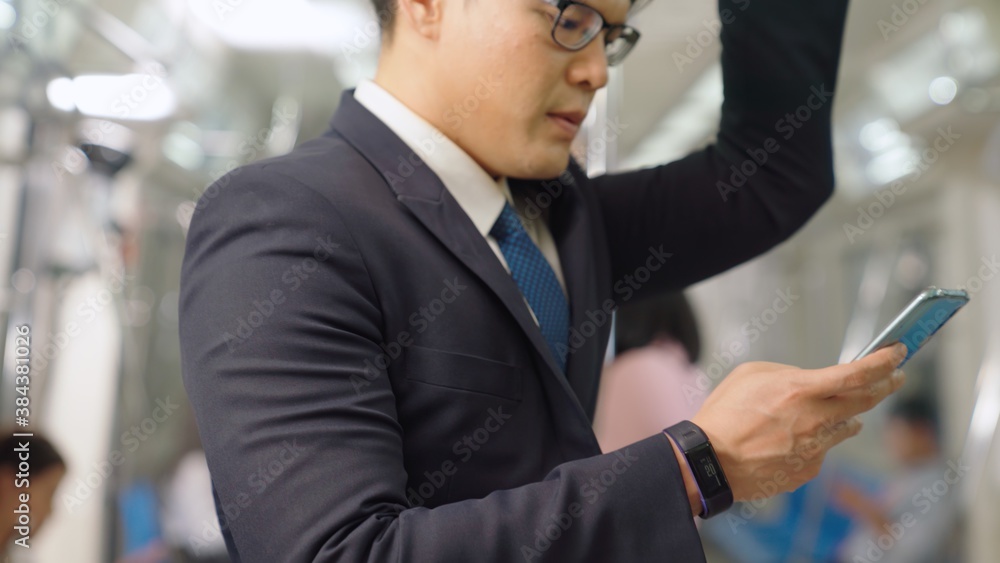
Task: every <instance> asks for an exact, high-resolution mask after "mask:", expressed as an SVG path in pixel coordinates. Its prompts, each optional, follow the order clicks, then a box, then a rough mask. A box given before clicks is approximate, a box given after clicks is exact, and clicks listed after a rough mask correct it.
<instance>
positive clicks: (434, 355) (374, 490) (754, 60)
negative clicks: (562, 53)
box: [180, 0, 846, 563]
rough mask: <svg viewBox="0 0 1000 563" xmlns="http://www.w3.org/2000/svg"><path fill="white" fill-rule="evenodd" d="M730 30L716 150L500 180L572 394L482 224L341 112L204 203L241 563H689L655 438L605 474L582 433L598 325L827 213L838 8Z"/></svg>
mask: <svg viewBox="0 0 1000 563" xmlns="http://www.w3.org/2000/svg"><path fill="white" fill-rule="evenodd" d="M721 8H722V10H723V11H722V12H721V13H720V19H721V20H722V21H723V22H724V23H726V25H725V26H724V28H723V31H722V40H723V45H724V51H723V72H724V78H725V103H724V107H723V116H722V121H721V126H720V129H719V133H718V138H717V141H716V142H715V143H714V144H712V145H711V146H708V147H707V148H705V149H704V150H701V151H699V152H696V153H694V154H692V155H691V156H689V157H687V158H685V159H683V160H680V161H678V162H674V163H670V164H666V165H663V166H659V167H655V168H650V169H644V170H639V171H634V172H628V173H623V174H610V175H605V176H602V177H598V178H587V176H586V175H585V174H584V173H583V172H582V171H581V169H580V167H579V166H578V165H577V164H576V163H575V162H571V163H570V166H569V167H568V169H567V170H566V172H565V173H564V174H563V175H561V176H560V177H559V178H556V179H553V180H549V181H545V182H541V181H523V180H516V179H512V180H511V185H512V188H514V189H515V191H521V190H522V189H523V191H524V192H525V193H528V194H531V197H532V198H533V201H534V202H535V203H536V204H537V205H538V208H539V210H540V211H542V212H544V213H545V214H546V216H547V218H548V222H549V227H550V229H551V231H552V234H553V237H554V239H555V241H556V243H557V247H558V250H559V257H560V261H561V264H562V268H563V271H564V273H565V278H566V282H567V286H568V293H569V300H570V304H571V317H572V318H571V326H572V333H571V338H570V350H569V353H568V368H567V373H566V374H565V375H564V374H562V373H560V372H559V370H558V369H557V367H556V363H555V361H554V359H553V357H552V355H551V353H550V352H549V350H548V348H547V347H546V343H545V340H544V339H543V337H542V335H541V332H540V331H539V329H538V328H537V326H536V325H535V324H534V322H533V321H532V318H531V315H530V312H529V311H528V309H527V307H526V305H525V302H524V300H523V299H522V297H521V294H520V293H519V290H518V287H517V285H516V284H515V282H514V281H513V280H512V279H511V277H510V275H509V274H508V273H507V272H506V271H505V269H504V268H503V266H502V265H501V263H500V261H499V260H498V259H497V257H496V256H495V255H494V253H493V252H492V251H491V249H490V248H489V246H488V244H487V242H486V241H485V240H484V239H483V237H482V236H481V235H480V233H479V232H478V231H477V230H476V228H475V226H474V225H473V223H472V222H471V220H470V219H469V218H468V216H467V215H465V214H464V212H463V211H462V209H461V208H460V207H459V205H458V203H457V202H456V201H455V200H454V199H453V198H452V196H451V195H450V193H449V192H448V191H447V190H446V189H445V186H444V185H443V184H442V183H441V181H440V180H439V179H438V178H437V177H436V176H435V174H434V173H433V172H432V171H431V170H430V169H428V168H427V167H426V166H425V165H423V163H422V162H421V161H420V159H419V156H418V155H414V154H413V153H412V152H411V150H410V149H409V148H408V147H407V146H406V145H405V144H404V143H403V142H402V141H401V140H400V139H399V138H398V137H396V136H395V135H394V134H393V133H392V132H391V131H390V130H389V129H388V128H387V127H386V126H385V124H383V123H382V122H380V121H379V120H378V119H377V118H375V116H373V115H372V114H371V113H370V112H368V111H367V110H366V109H365V108H364V107H362V106H361V105H360V104H359V103H358V102H357V101H356V100H355V99H354V97H353V91H346V92H344V93H343V97H342V100H341V103H340V106H339V109H338V110H337V112H336V115H335V116H334V117H333V120H332V123H331V127H330V129H329V130H328V131H327V132H326V133H325V134H324V135H322V136H321V137H319V138H317V139H314V140H311V141H308V142H305V143H303V144H302V145H301V146H299V147H298V148H296V149H295V150H294V151H292V152H291V153H290V154H288V155H286V156H282V157H279V158H274V159H270V160H265V161H261V162H257V163H254V164H250V165H247V166H245V167H242V168H238V169H236V170H234V171H233V172H231V173H230V174H228V175H227V176H225V177H223V178H221V179H220V180H219V181H217V182H216V183H215V184H213V185H212V186H211V187H210V188H209V189H208V190H207V191H206V193H205V194H204V195H203V196H202V197H201V199H200V200H199V202H198V206H197V208H196V212H195V213H194V216H193V219H192V221H191V226H190V230H189V233H188V242H187V249H186V255H185V259H184V266H183V273H182V280H181V301H180V315H181V319H180V320H181V323H180V337H181V352H182V359H183V376H184V382H185V386H186V389H187V391H188V394H189V396H190V399H191V403H192V405H193V408H194V412H195V415H196V418H197V422H198V427H199V431H200V434H201V438H202V441H203V444H204V448H205V452H206V455H207V459H208V464H209V468H210V470H211V474H212V480H213V485H214V492H215V495H216V504H217V507H218V509H219V515H220V520H221V524H222V530H223V533H224V536H225V539H226V542H227V545H228V547H229V551H230V555H231V556H232V558H233V560H234V561H243V562H244V563H250V562H254V563H256V562H260V563H273V562H276V561H290V562H307V561H317V562H318V561H324V562H325V561H351V562H354V561H391V562H409V561H416V562H478V561H482V562H500V561H552V562H571V561H572V562H576V561H587V562H602V563H603V562H611V561H624V562H630V563H638V562H647V561H650V562H652V561H703V560H704V555H703V551H702V548H701V544H700V540H699V537H698V534H697V531H696V529H695V527H694V525H693V522H692V518H691V511H690V508H689V506H688V501H687V498H686V496H685V493H684V485H683V482H682V478H681V473H680V471H679V468H678V464H677V462H676V460H675V458H674V454H673V452H672V449H671V446H670V444H669V442H668V441H667V438H666V437H665V436H664V435H663V434H662V433H657V434H655V435H653V436H651V437H649V438H647V439H645V440H643V441H640V442H638V443H635V444H633V445H631V446H629V447H627V448H625V449H623V450H620V451H617V452H613V453H608V454H605V455H602V454H601V452H600V449H599V447H598V443H597V440H596V439H595V437H594V433H593V432H592V430H591V418H592V415H593V412H594V406H595V401H596V393H597V388H598V380H599V376H600V372H601V365H602V358H603V357H604V352H605V348H606V345H607V343H608V338H609V331H610V328H611V323H610V316H609V313H610V312H611V311H612V310H613V309H614V308H615V307H617V306H618V305H620V304H621V303H623V302H625V301H629V300H641V299H643V298H645V297H647V296H651V295H654V294H657V293H659V292H663V291H668V290H675V289H678V288H683V287H685V286H687V285H689V284H692V283H694V282H697V281H699V280H703V279H705V278H707V277H709V276H712V275H714V274H717V273H719V272H722V271H724V270H726V269H728V268H731V267H733V266H735V265H737V264H740V263H741V262H744V261H746V260H748V259H750V258H752V257H754V256H757V255H759V254H761V253H762V252H764V251H766V250H768V249H770V248H772V247H773V246H775V245H776V244H778V243H779V242H781V241H783V240H785V239H786V238H787V237H789V236H790V235H791V234H792V233H794V232H795V231H796V230H797V229H798V228H799V227H800V226H802V225H803V223H804V222H805V221H807V220H808V218H809V217H810V216H811V215H812V214H813V213H814V212H815V211H816V210H817V209H818V208H819V207H820V205H821V204H822V203H823V202H824V201H825V200H826V199H827V198H828V197H829V196H830V194H831V192H832V189H833V170H832V169H833V164H832V149H831V134H830V133H831V131H830V110H831V105H832V103H833V100H832V95H831V94H830V93H829V92H830V91H831V90H832V89H833V88H834V85H835V82H836V78H837V67H838V59H839V54H840V48H841V37H842V31H843V23H844V15H845V12H846V0H820V1H818V2H801V1H798V0H752V2H747V1H746V0H740V1H730V0H722V6H721ZM665 64H667V63H665Z"/></svg>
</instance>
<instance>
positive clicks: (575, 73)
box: [568, 33, 608, 91]
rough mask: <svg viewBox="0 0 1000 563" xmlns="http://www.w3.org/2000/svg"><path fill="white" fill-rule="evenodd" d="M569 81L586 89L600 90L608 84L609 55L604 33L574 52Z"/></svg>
mask: <svg viewBox="0 0 1000 563" xmlns="http://www.w3.org/2000/svg"><path fill="white" fill-rule="evenodd" d="M568 72H569V76H568V78H569V82H570V84H573V85H579V86H580V87H581V88H584V89H586V90H592V91H596V90H600V89H601V88H604V87H605V86H606V85H607V84H608V57H607V54H606V53H605V51H604V33H601V35H599V36H598V37H596V38H594V40H593V41H591V42H590V44H589V45H587V46H586V47H584V48H583V49H580V50H579V51H577V52H576V53H574V56H573V60H572V61H571V63H570V67H569V71H568Z"/></svg>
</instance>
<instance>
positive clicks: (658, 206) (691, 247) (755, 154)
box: [594, 0, 847, 295]
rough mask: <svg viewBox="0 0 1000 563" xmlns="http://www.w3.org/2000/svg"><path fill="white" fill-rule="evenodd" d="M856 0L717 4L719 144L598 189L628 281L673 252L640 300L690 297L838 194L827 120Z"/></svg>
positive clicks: (607, 180)
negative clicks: (666, 293) (669, 294)
mask: <svg viewBox="0 0 1000 563" xmlns="http://www.w3.org/2000/svg"><path fill="white" fill-rule="evenodd" d="M846 12H847V0H818V1H817V2H799V1H796V0H720V19H721V21H722V22H723V28H722V32H721V34H722V45H723V53H722V71H723V81H724V84H725V102H724V103H723V106H722V120H721V124H720V128H719V132H718V136H717V140H716V142H715V143H714V144H712V145H710V146H708V147H707V148H705V149H703V150H701V151H698V152H696V153H694V154H692V155H690V156H688V157H686V158H684V159H682V160H680V161H677V162H673V163H670V164H664V165H661V166H657V167H654V168H648V169H643V170H638V171H633V172H628V173H623V174H610V175H606V176H603V177H600V178H597V179H595V180H594V183H595V184H596V190H597V192H598V197H599V200H600V204H601V209H602V211H603V219H604V221H605V224H606V227H607V232H608V243H609V245H610V249H611V256H612V262H613V268H614V278H613V280H620V279H623V277H624V276H625V275H627V274H629V273H632V272H634V271H635V269H636V267H637V266H640V265H642V264H643V263H644V262H645V260H646V255H647V253H648V249H649V247H650V246H654V247H659V246H661V245H662V246H663V247H664V250H665V251H667V252H671V253H673V256H672V257H671V258H670V259H669V260H667V263H666V264H665V266H664V267H663V268H662V269H661V270H660V271H659V272H657V273H656V274H655V275H654V277H653V279H652V280H651V281H650V282H649V283H647V284H645V285H644V286H643V287H642V288H641V289H640V290H639V292H638V293H639V294H640V295H644V294H648V293H651V292H653V293H655V292H657V291H661V290H667V289H676V288H681V287H685V286H687V285H690V284H692V283H695V282H697V281H700V280H703V279H705V278H708V277H710V276H712V275H715V274H717V273H719V272H722V271H725V270H727V269H729V268H731V267H733V266H736V265H737V264H740V263H742V262H744V261H746V260H748V259H750V258H753V257H754V256H757V255H759V254H761V253H763V252H764V251H766V250H768V249H770V248H772V247H774V246H775V245H776V244H778V243H779V242H781V241H783V240H785V239H786V238H788V237H789V236H791V234H792V233H794V232H795V231H796V230H797V229H799V228H800V227H801V226H802V225H803V224H804V223H805V222H806V221H807V220H808V219H809V218H810V217H811V216H812V215H813V213H815V211H816V210H817V209H818V208H819V207H820V206H821V205H822V204H823V202H825V201H826V200H827V199H828V198H829V196H830V195H831V193H832V190H833V184H834V179H833V150H832V141H831V123H830V116H831V110H832V107H833V90H834V87H835V84H836V82H837V70H838V62H839V58H840V51H841V42H842V36H843V29H844V20H845V16H846Z"/></svg>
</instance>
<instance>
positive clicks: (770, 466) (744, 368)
mask: <svg viewBox="0 0 1000 563" xmlns="http://www.w3.org/2000/svg"><path fill="white" fill-rule="evenodd" d="M905 357H906V346H905V345H903V344H897V345H896V346H893V347H889V348H886V349H883V350H880V351H878V352H876V353H874V354H870V355H869V356H867V357H865V358H862V359H860V360H858V361H856V362H851V363H849V364H843V365H837V366H832V367H828V368H824V369H817V370H806V369H800V368H797V367H794V366H787V365H782V364H774V363H767V362H750V363H746V364H742V365H740V366H738V367H737V368H736V369H735V370H733V372H732V373H731V374H729V376H728V377H726V379H725V380H723V382H722V383H721V384H720V385H719V387H718V388H716V389H715V390H714V391H713V392H712V394H711V395H709V397H708V399H707V400H706V401H705V404H704V405H703V406H702V408H701V410H700V411H698V414H696V415H695V416H694V418H693V419H692V422H694V423H695V424H697V425H698V426H699V427H701V429H702V430H704V431H705V434H707V435H708V438H709V439H710V440H711V441H712V445H713V446H714V448H715V451H716V454H717V455H718V457H719V462H720V463H721V464H722V469H723V471H724V472H725V475H726V477H727V478H728V480H729V485H730V486H731V487H732V489H733V496H734V498H735V500H737V501H745V500H750V499H751V498H754V499H761V498H767V497H771V496H774V495H776V494H778V493H782V492H786V491H793V490H795V489H797V488H799V487H800V486H801V485H802V484H804V483H805V482H806V481H809V480H810V479H812V478H813V477H816V475H818V474H819V470H820V467H821V465H822V463H823V458H824V457H825V456H826V452H827V451H828V450H829V449H830V448H832V447H833V446H835V445H837V444H839V443H840V442H842V441H844V440H845V439H847V438H849V437H851V436H854V435H855V434H857V433H858V432H859V431H860V430H861V421H860V420H859V419H858V418H857V415H858V414H860V413H863V412H866V411H868V410H870V409H872V408H873V407H874V406H875V405H877V404H878V403H879V402H881V401H882V399H884V398H886V397H887V396H889V395H890V394H891V393H893V392H894V391H896V390H897V389H899V387H900V386H901V385H902V384H903V380H904V379H905V376H904V375H903V372H901V371H899V370H897V369H896V366H898V365H899V363H900V362H902V361H903V358H905ZM699 510H700V509H699Z"/></svg>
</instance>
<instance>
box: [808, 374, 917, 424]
mask: <svg viewBox="0 0 1000 563" xmlns="http://www.w3.org/2000/svg"><path fill="white" fill-rule="evenodd" d="M905 381H906V374H904V373H903V370H900V369H895V370H893V371H892V374H891V375H890V376H889V377H886V378H883V379H880V380H878V381H876V382H874V383H871V384H869V385H868V386H867V387H865V388H864V389H856V390H854V391H848V392H847V393H842V394H840V395H837V396H835V397H830V398H828V399H826V402H827V404H829V405H830V407H831V409H830V413H829V416H830V417H831V418H833V419H835V420H842V419H845V418H847V417H851V416H855V415H858V414H861V413H863V412H867V411H870V410H871V409H873V408H874V407H875V405H877V404H879V403H881V402H882V401H883V400H884V399H885V398H886V397H888V396H889V395H891V394H893V393H895V392H896V391H898V390H899V388H900V387H902V386H903V383H904V382H905Z"/></svg>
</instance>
